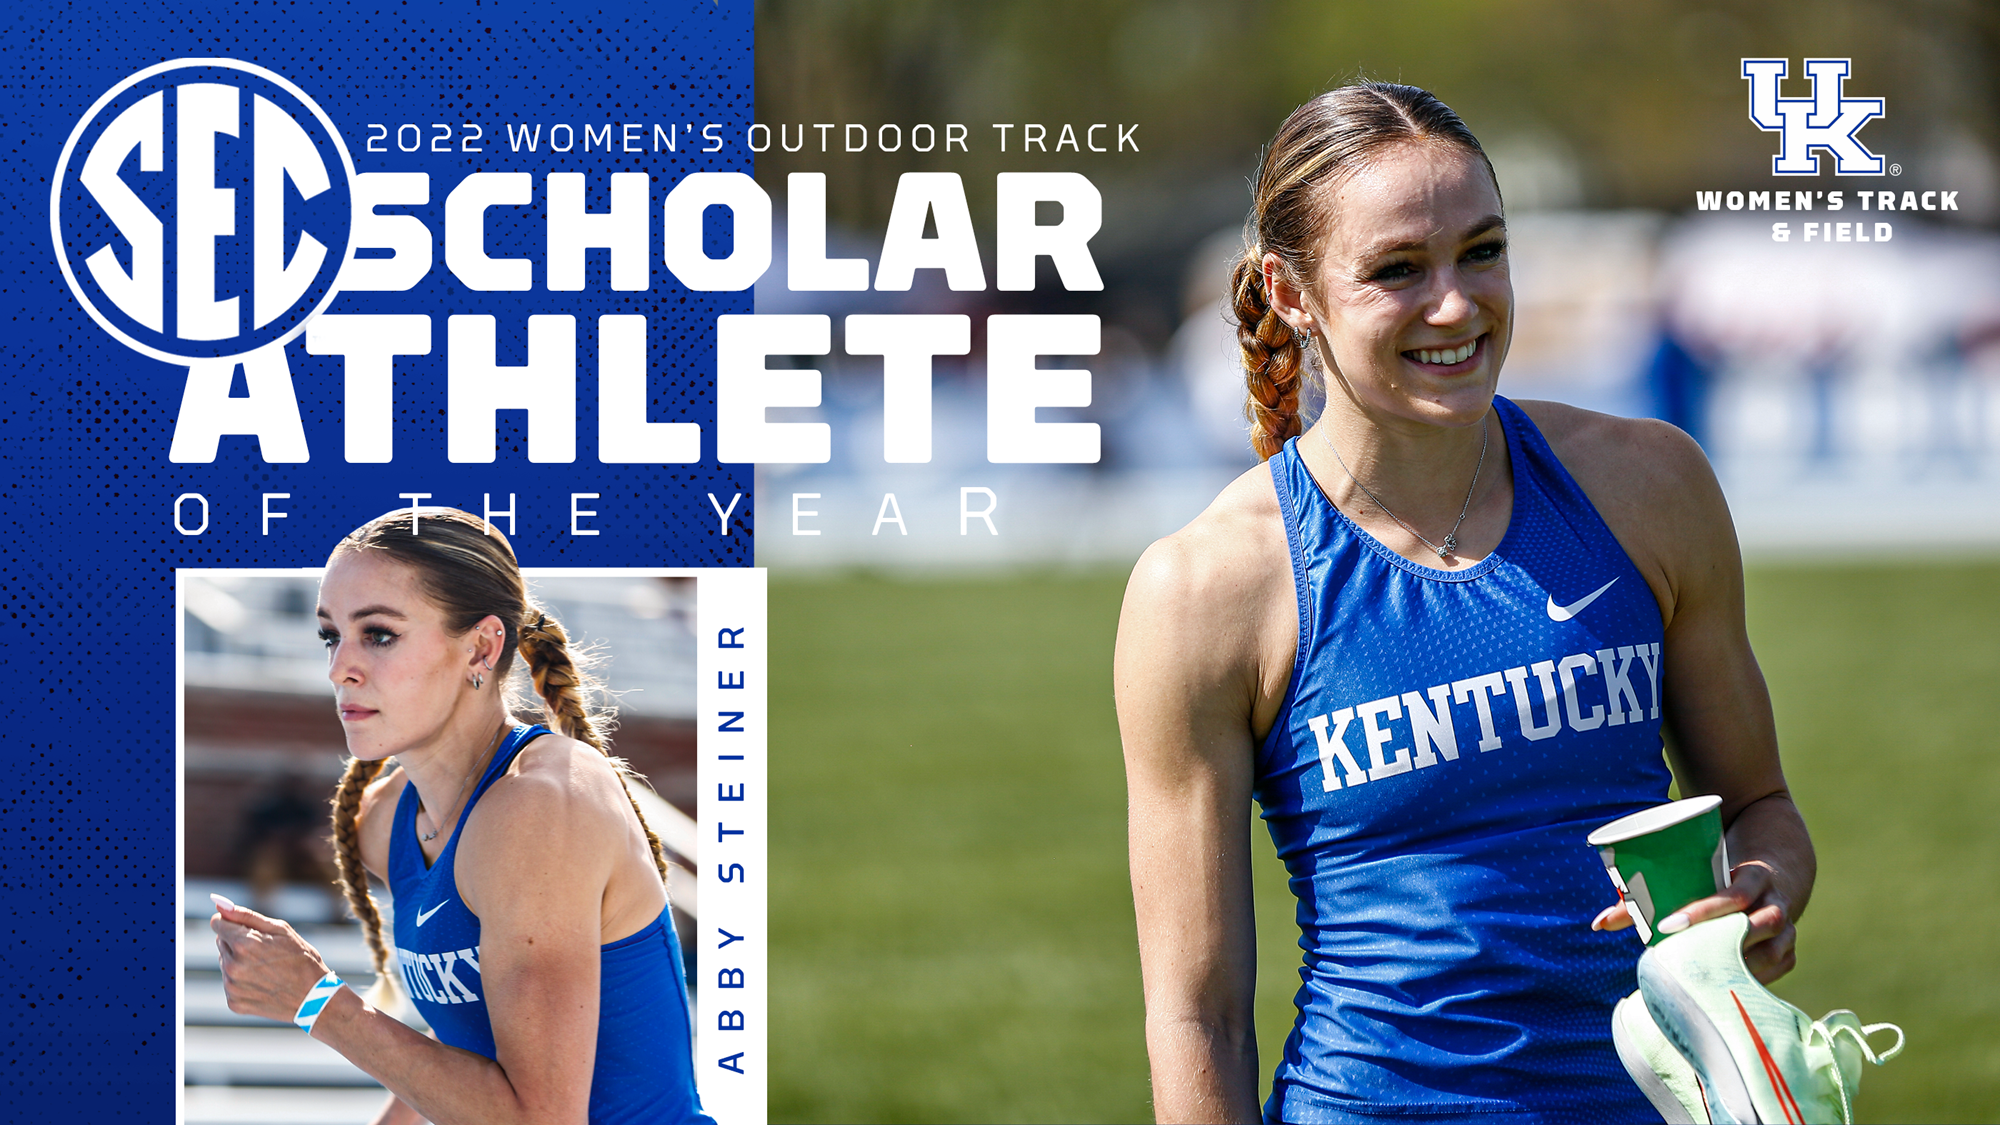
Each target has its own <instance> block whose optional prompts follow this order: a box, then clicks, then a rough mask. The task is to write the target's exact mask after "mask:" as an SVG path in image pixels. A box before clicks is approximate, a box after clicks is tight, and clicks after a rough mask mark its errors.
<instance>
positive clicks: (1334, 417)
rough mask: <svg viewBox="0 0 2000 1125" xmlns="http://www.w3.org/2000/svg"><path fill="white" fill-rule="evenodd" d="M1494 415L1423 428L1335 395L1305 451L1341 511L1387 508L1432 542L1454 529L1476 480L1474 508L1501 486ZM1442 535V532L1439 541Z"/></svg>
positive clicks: (1305, 441)
mask: <svg viewBox="0 0 2000 1125" xmlns="http://www.w3.org/2000/svg"><path fill="white" fill-rule="evenodd" d="M1492 414H1493V412H1492V410H1491V409H1490V408H1489V409H1488V410H1487V411H1486V412H1485V413H1484V414H1483V415H1481V416H1480V417H1479V418H1478V419H1477V420H1474V421H1471V422H1470V423H1456V424H1454V420H1451V419H1440V420H1438V421H1436V422H1432V421H1418V420H1415V419H1410V418H1404V417H1400V416H1398V415H1393V414H1389V413H1387V412H1385V411H1380V410H1371V409H1369V408H1367V407H1364V406H1361V405H1358V404H1356V403H1355V402H1354V401H1353V400H1352V399H1350V398H1348V397H1347V396H1345V395H1341V394H1339V393H1337V392H1336V393H1335V394H1333V395H1329V396H1328V402H1327V408H1326V412H1325V413H1324V414H1322V415H1321V416H1320V419H1319V421H1318V422H1316V423H1315V424H1314V425H1313V427H1312V429H1311V430H1308V431H1307V432H1306V433H1305V435H1304V436H1302V437H1301V438H1300V439H1299V451H1300V453H1301V455H1303V456H1304V457H1305V458H1306V463H1307V465H1308V466H1310V467H1311V468H1312V469H1313V475H1314V476H1315V477H1317V478H1318V479H1319V481H1320V483H1321V486H1322V487H1323V488H1325V490H1326V492H1327V495H1328V498H1330V499H1331V500H1332V501H1333V502H1334V503H1335V504H1336V505H1337V506H1338V507H1340V509H1341V510H1342V511H1347V512H1352V511H1354V510H1356V509H1357V508H1362V507H1364V506H1365V507H1367V508H1376V507H1382V506H1386V507H1387V508H1388V509H1389V510H1390V511H1392V512H1394V513H1395V515H1396V516H1398V517H1400V518H1401V519H1402V520H1404V521H1405V522H1407V523H1410V524H1411V525H1413V526H1415V527H1416V528H1417V529H1418V530H1419V531H1421V532H1423V533H1424V534H1426V535H1430V531H1429V530H1428V529H1429V528H1431V527H1433V526H1435V525H1438V524H1439V523H1440V521H1442V522H1443V524H1444V525H1445V526H1446V527H1448V526H1449V525H1450V523H1451V521H1452V520H1454V519H1456V518H1457V517H1458V514H1459V512H1460V511H1461V510H1464V509H1465V507H1466V506H1467V505H1466V492H1467V489H1468V487H1471V486H1473V483H1474V475H1475V474H1477V476H1478V478H1479V481H1478V485H1477V487H1476V488H1475V489H1474V491H1473V496H1472V503H1473V504H1474V505H1477V504H1478V503H1479V502H1480V501H1481V500H1482V499H1483V498H1484V497H1486V496H1487V495H1489V494H1490V493H1491V491H1492V487H1493V486H1494V485H1495V484H1497V483H1498V481H1499V479H1500V475H1499V474H1498V473H1495V472H1493V469H1494V465H1495V458H1494V457H1493V456H1492V455H1493V453H1494V448H1493V446H1494V444H1495V442H1494V438H1495V437H1496V436H1497V435H1495V434H1493V433H1492V432H1491V430H1492V429H1495V428H1497V426H1496V425H1495V423H1496V421H1497V420H1496V419H1494V418H1493V417H1492ZM1504 457H1505V454H1504V452H1503V453H1502V454H1501V457H1500V459H1504ZM1371 492H1372V493H1373V494H1374V495H1373V497H1370V495H1369V493H1371ZM1443 531H1444V527H1439V528H1438V535H1442V534H1443ZM1437 537H1438V536H1431V538H1434V539H1435V538H1437Z"/></svg>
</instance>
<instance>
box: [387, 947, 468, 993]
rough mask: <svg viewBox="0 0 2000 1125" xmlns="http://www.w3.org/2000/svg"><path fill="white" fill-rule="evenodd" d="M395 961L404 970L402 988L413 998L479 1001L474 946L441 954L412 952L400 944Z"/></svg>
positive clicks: (448, 950)
mask: <svg viewBox="0 0 2000 1125" xmlns="http://www.w3.org/2000/svg"><path fill="white" fill-rule="evenodd" d="M396 961H397V964H398V965H400V966H401V968H402V970H403V987H404V988H405V989H406V990H408V992H409V994H410V995H411V996H413V997H416V998H418V999H421V1000H427V1001H429V1002H431V1003H433V1004H478V1003H481V1001H480V999H479V992H478V990H477V988H476V987H475V986H477V985H478V984H479V947H478V946H476V945H475V946H473V947H472V948H470V949H447V950H445V951H444V952H442V953H414V952H412V951H410V950H407V949H404V948H403V947H402V946H400V945H399V946H397V947H396ZM468 982H470V983H468Z"/></svg>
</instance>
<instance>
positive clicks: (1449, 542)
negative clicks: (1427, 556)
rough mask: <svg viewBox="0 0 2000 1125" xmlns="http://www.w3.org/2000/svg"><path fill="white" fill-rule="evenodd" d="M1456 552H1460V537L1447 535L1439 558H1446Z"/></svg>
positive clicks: (1440, 548)
mask: <svg viewBox="0 0 2000 1125" xmlns="http://www.w3.org/2000/svg"><path fill="white" fill-rule="evenodd" d="M1456 550H1458V536H1457V535H1456V534H1451V535H1447V536H1445V537H1444V546H1442V547H1439V548H1438V558H1444V557H1446V556H1447V555H1450V554H1451V553H1452V552H1453V551H1456Z"/></svg>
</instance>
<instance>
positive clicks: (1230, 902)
mask: <svg viewBox="0 0 2000 1125" xmlns="http://www.w3.org/2000/svg"><path fill="white" fill-rule="evenodd" d="M1273 507H1274V508H1275V504H1274V505H1273ZM1271 514H1272V516H1273V518H1274V519H1275V516H1276V513H1275V511H1273V512H1272V513H1271ZM1217 539H1218V537H1217V536H1213V535H1209V536H1202V535H1191V533H1189V532H1183V533H1181V535H1180V536H1176V537H1174V538H1173V539H1168V540H1163V541H1161V542H1160V543H1158V544H1155V545H1154V546H1153V548H1152V549H1151V550H1149V551H1148V552H1147V553H1146V555H1145V557H1144V558H1142V559H1141V560H1140V562H1139V565H1138V567H1137V569H1136V570H1134V572H1133V575H1132V580H1131V583H1130V584H1129V585H1128V586H1127V588H1126V592H1125V606H1124V610H1123V613H1122V615H1121V616H1120V619H1119V627H1118V651H1117V657H1116V665H1115V671H1114V676H1115V682H1116V688H1117V702H1118V726H1119V732H1120V735H1121V737H1122V739H1123V742H1124V747H1125V776H1126V787H1127V792H1128V800H1129V803H1130V827H1129V832H1130V850H1131V865H1132V898H1133V904H1134V907H1135V909H1136V912H1137V918H1138V929H1139V958H1140V968H1141V971H1142V974H1143V977H1144V982H1145V995H1146V1049H1147V1053H1148V1055H1149V1057H1150V1059H1151V1062H1152V1074H1153V1107H1154V1115H1155V1117H1156V1118H1157V1119H1158V1120H1160V1121H1163V1122H1165V1121H1256V1120H1259V1119H1260V1113H1259V1109H1258V1105H1257V1038H1256V1028H1255V1024H1254V1022H1253V1020H1252V1011H1251V1002H1252V999H1253V997H1254V994H1255V992H1256V975H1257V972H1256V968H1257V965H1256V926H1255V921H1254V917H1253V914H1252V905H1251V891H1250V848H1249V844H1250V788H1251V772H1252V762H1253V746H1252V726H1253V723H1254V722H1255V719H1256V716H1257V713H1258V711H1259V710H1260V708H1259V707H1258V703H1259V702H1260V700H1261V699H1262V698H1263V697H1264V696H1265V695H1268V694H1269V692H1268V690H1267V689H1268V687H1269V686H1270V685H1268V684H1264V683H1260V678H1259V665H1260V662H1259V660H1258V659H1257V655H1258V649H1259V646H1260V644H1263V643H1266V642H1268V640H1269V638H1268V637H1267V636H1265V635H1263V634H1262V631H1261V626H1262V625H1263V624H1264V623H1263V622H1262V621H1261V620H1260V618H1262V617H1264V616H1267V615H1265V614H1263V613H1261V612H1260V610H1261V608H1262V607H1263V606H1264V605H1266V604H1268V602H1269V600H1270V598H1269V595H1270V588H1269V585H1268V583H1269V581H1270V575H1269V574H1267V573H1264V572H1265V571H1266V570H1268V567H1267V566H1264V565H1260V564H1259V562H1258V561H1257V560H1256V559H1255V558H1254V557H1250V556H1251V554H1252V553H1249V552H1244V551H1242V550H1240V549H1237V550H1233V551H1232V550H1229V549H1228V547H1227V545H1225V544H1223V543H1219V542H1217V541H1216V540H1217ZM1280 581H1281V582H1282V576H1280ZM1277 589H1278V592H1279V593H1280V594H1288V593H1289V592H1290V587H1289V584H1288V583H1284V584H1281V585H1279V586H1278V588H1277ZM1281 624H1282V622H1281ZM1285 663H1286V670H1287V671H1289V664H1288V661H1285ZM1276 688H1277V693H1278V695H1279V696H1282V694H1283V690H1284V683H1283V681H1282V679H1281V680H1279V681H1278V683H1277V684H1276ZM1271 709H1272V708H1268V707H1267V708H1263V709H1262V710H1271ZM1265 721H1266V722H1267V723H1268V721H1269V716H1268V715H1266V716H1265Z"/></svg>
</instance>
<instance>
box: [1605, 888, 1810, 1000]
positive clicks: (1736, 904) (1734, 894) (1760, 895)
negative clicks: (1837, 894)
mask: <svg viewBox="0 0 2000 1125" xmlns="http://www.w3.org/2000/svg"><path fill="white" fill-rule="evenodd" d="M1736 913H1743V914H1748V915H1749V916H1750V929H1749V931H1748V932H1747V933H1745V934H1744V935H1743V967H1744V968H1746V969H1749V970H1750V974H1751V975H1752V976H1754V977H1756V978H1757V979H1758V980H1760V981H1763V982H1764V983H1765V984H1770V983H1771V982H1772V981H1775V980H1777V979H1778V978H1779V977H1782V976H1784V975H1785V974H1786V973H1789V972H1791V971H1792V966H1793V965H1794V964H1795V963H1796V961H1797V958H1796V956H1795V955H1794V952H1793V946H1794V945H1795V943H1796V942H1797V940H1798V930H1797V928H1796V927H1794V926H1793V925H1792V918H1791V911H1790V909H1789V908H1788V907H1787V906H1786V902H1785V899H1784V897H1783V895H1782V894H1781V893H1780V892H1779V890H1778V887H1777V880H1776V879H1774V878H1773V872H1772V870H1771V865H1770V864H1768V863H1765V862H1763V861H1761V860H1751V861H1750V862H1748V863H1742V864H1738V865H1737V866H1736V867H1734V868H1732V869H1731V870H1730V872H1729V889H1727V890H1725V891H1723V892H1721V893H1720V894H1713V895H1710V896H1708V897H1707V898H1698V899H1696V900H1694V901H1693V902H1690V903H1688V904H1687V905H1686V906H1683V907H1681V908H1680V909H1679V910H1676V911H1674V912H1673V913H1672V914H1669V915H1667V916H1666V917H1665V918H1662V919H1660V927H1659V928H1660V932H1661V933H1665V934H1677V933H1679V932H1681V931H1682V930H1685V929H1687V928H1688V927H1689V926H1692V925H1694V924H1695V923H1697V922H1706V921H1708V920H1709V919H1711V918H1720V917H1722V916H1723V915H1725V914H1736ZM1631 925H1632V918H1631V915H1630V914H1629V913H1627V911H1626V909H1625V904H1624V903H1622V902H1621V903H1618V904H1617V905H1615V906H1607V907H1605V908H1604V910H1603V911H1601V912H1600V913H1599V914H1598V915H1597V917H1596V918H1594V919H1592V920H1591V923H1590V928H1591V929H1593V930H1623V929H1627V928H1629V927H1630V926H1631Z"/></svg>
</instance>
